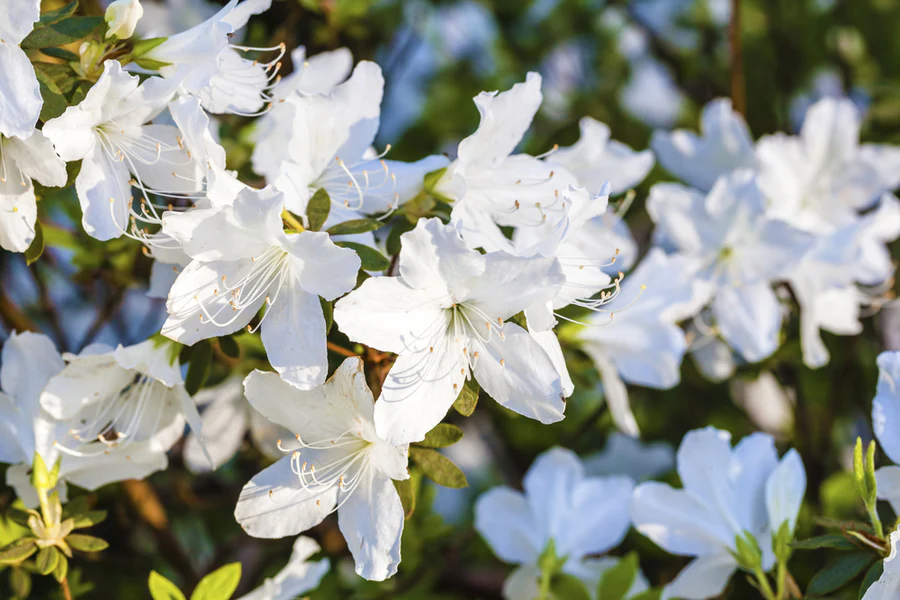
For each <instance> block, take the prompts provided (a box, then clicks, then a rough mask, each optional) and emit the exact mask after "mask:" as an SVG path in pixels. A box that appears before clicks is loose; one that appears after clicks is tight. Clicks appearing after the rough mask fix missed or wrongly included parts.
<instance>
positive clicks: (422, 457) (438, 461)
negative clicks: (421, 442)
mask: <svg viewBox="0 0 900 600" xmlns="http://www.w3.org/2000/svg"><path fill="white" fill-rule="evenodd" d="M409 458H410V459H412V461H413V462H414V463H416V464H417V465H418V466H419V468H420V469H422V473H424V474H425V476H426V477H428V479H430V480H432V481H433V482H435V483H436V484H438V485H442V486H444V487H449V488H463V487H466V486H468V485H469V482H468V481H467V480H466V476H465V474H464V473H463V472H462V471H461V470H460V469H459V467H457V466H456V465H455V464H453V461H452V460H450V459H449V458H447V457H446V456H444V455H443V454H441V453H440V452H438V451H437V450H432V449H431V448H417V447H415V446H413V447H411V448H410V449H409Z"/></svg>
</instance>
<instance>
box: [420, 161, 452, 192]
mask: <svg viewBox="0 0 900 600" xmlns="http://www.w3.org/2000/svg"><path fill="white" fill-rule="evenodd" d="M446 172H447V167H444V168H443V169H438V170H437V171H431V172H430V173H425V177H424V179H423V181H422V183H423V187H424V188H425V191H427V192H428V193H429V194H431V193H433V190H434V186H435V185H436V184H437V182H438V181H440V180H441V177H443V176H444V173H446Z"/></svg>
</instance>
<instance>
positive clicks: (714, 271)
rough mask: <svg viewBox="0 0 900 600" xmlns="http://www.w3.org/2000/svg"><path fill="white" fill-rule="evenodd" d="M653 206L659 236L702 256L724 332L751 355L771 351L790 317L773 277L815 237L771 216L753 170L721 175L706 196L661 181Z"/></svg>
mask: <svg viewBox="0 0 900 600" xmlns="http://www.w3.org/2000/svg"><path fill="white" fill-rule="evenodd" d="M647 211H648V212H649V213H650V216H651V218H652V219H653V221H654V222H655V223H656V225H657V229H656V231H655V234H654V235H655V236H656V239H657V241H658V242H659V243H661V244H662V245H663V246H664V247H667V248H670V249H672V250H675V251H677V252H678V253H681V254H683V255H685V256H688V257H689V258H691V259H692V260H694V261H695V265H696V271H697V277H698V278H699V279H700V280H702V281H704V282H705V283H706V284H707V285H708V286H709V288H710V295H711V301H710V309H711V313H712V316H713V319H714V321H715V326H716V328H717V330H718V332H719V333H720V334H721V336H722V338H723V339H724V340H725V341H726V342H727V343H728V344H729V345H730V346H731V347H732V348H734V349H735V350H736V351H737V352H738V353H739V354H741V355H742V356H743V357H744V358H745V359H746V360H747V361H750V362H757V361H760V360H762V359H764V358H766V357H768V356H769V355H771V354H772V353H773V352H774V351H775V349H776V348H777V347H778V333H779V331H780V330H781V322H782V318H783V315H782V308H781V304H780V302H779V301H778V298H777V296H776V295H775V292H774V290H773V289H772V282H773V281H775V280H778V279H783V278H784V277H785V276H786V275H788V273H790V271H791V269H792V268H793V267H794V266H795V265H796V264H798V262H799V260H800V259H801V258H802V257H803V256H804V254H805V253H806V251H807V250H808V249H809V247H810V246H811V244H812V238H811V236H809V235H808V234H805V233H804V232H802V231H799V230H797V229H795V228H793V227H791V226H790V225H789V224H788V223H786V222H784V221H780V220H775V219H771V218H769V217H768V216H767V214H766V205H765V198H764V197H763V195H762V192H761V190H760V188H759V186H758V184H757V179H756V176H755V175H754V174H753V172H751V171H746V170H738V171H733V172H731V173H730V174H728V175H725V176H723V177H721V178H720V179H719V180H718V181H717V182H716V184H715V185H714V186H713V188H712V190H710V192H709V193H708V194H707V195H705V196H704V195H703V194H701V193H699V192H697V191H695V190H692V189H690V188H686V187H684V186H681V185H678V184H657V185H655V186H654V187H653V189H652V190H651V192H650V197H649V198H648V200H647Z"/></svg>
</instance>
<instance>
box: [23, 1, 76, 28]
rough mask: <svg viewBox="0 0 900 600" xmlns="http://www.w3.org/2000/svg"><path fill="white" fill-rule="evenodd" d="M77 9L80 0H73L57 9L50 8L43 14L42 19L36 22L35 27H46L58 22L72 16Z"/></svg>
mask: <svg viewBox="0 0 900 600" xmlns="http://www.w3.org/2000/svg"><path fill="white" fill-rule="evenodd" d="M76 10H78V0H72V1H71V2H69V3H68V4H66V5H65V6H61V7H59V8H57V9H56V10H48V11H47V12H45V13H44V14H42V15H41V19H40V21H38V22H37V23H36V24H35V26H34V28H35V29H38V28H40V27H46V26H47V25H53V24H54V23H58V22H59V21H62V20H63V19H65V18H66V17H71V16H72V15H74V14H75V11H76Z"/></svg>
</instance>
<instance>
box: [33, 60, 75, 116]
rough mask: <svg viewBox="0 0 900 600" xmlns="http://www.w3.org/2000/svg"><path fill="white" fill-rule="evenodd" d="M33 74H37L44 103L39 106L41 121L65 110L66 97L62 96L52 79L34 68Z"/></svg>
mask: <svg viewBox="0 0 900 600" xmlns="http://www.w3.org/2000/svg"><path fill="white" fill-rule="evenodd" d="M34 74H35V75H36V76H37V80H38V85H39V86H40V89H41V98H43V100H44V104H43V106H41V121H44V122H47V121H49V120H50V119H55V118H56V117H58V116H59V115H61V114H63V113H64V112H66V108H68V106H69V105H68V104H66V97H65V96H63V93H62V92H61V91H60V90H59V88H58V87H57V86H56V84H55V83H54V82H53V80H52V79H50V78H49V77H47V76H46V75H45V74H44V73H43V72H42V71H37V70H36V71H35V72H34Z"/></svg>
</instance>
